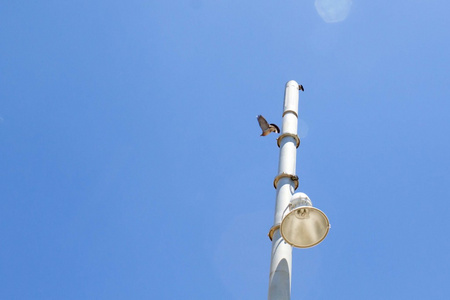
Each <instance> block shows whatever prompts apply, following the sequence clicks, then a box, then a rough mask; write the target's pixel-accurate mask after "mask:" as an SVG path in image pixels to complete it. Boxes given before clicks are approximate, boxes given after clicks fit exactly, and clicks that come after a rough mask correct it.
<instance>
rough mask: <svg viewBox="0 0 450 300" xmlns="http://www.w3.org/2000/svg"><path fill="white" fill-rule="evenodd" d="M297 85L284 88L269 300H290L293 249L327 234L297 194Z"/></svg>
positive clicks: (323, 220)
mask: <svg viewBox="0 0 450 300" xmlns="http://www.w3.org/2000/svg"><path fill="white" fill-rule="evenodd" d="M298 96H299V85H298V83H297V82H295V81H294V80H291V81H289V82H288V83H287V84H286V90H285V95H284V109H283V126H282V129H281V135H280V137H279V138H278V146H279V147H280V160H279V164H278V175H277V176H276V177H275V180H274V186H275V188H276V190H277V193H276V204H275V217H274V225H273V226H272V228H271V229H270V231H269V237H270V239H271V240H272V255H271V261H270V276H269V297H268V299H269V300H289V299H290V298H291V270H292V267H291V266H292V246H294V247H299V248H308V247H312V246H314V245H317V244H318V243H320V242H321V241H322V240H323V239H324V238H325V236H326V235H327V233H328V230H329V228H330V223H329V222H328V218H327V217H326V215H325V214H324V213H323V212H322V211H320V210H318V209H317V208H314V207H312V203H311V200H309V198H308V196H306V194H304V193H296V194H294V191H295V190H296V189H297V188H298V177H297V175H295V166H296V153H297V148H298V146H299V145H300V139H299V138H298V136H297V125H298Z"/></svg>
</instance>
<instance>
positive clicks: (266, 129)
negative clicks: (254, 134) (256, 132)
mask: <svg viewBox="0 0 450 300" xmlns="http://www.w3.org/2000/svg"><path fill="white" fill-rule="evenodd" d="M256 118H257V119H258V123H259V127H261V129H262V133H261V136H266V135H268V134H269V133H271V132H276V133H280V128H278V126H277V125H275V124H269V123H267V121H266V119H264V117H263V116H261V115H259V116H257V117H256Z"/></svg>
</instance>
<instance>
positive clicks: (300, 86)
mask: <svg viewBox="0 0 450 300" xmlns="http://www.w3.org/2000/svg"><path fill="white" fill-rule="evenodd" d="M298 89H299V90H300V91H303V92H304V91H305V90H304V89H303V85H301V84H299V85H298Z"/></svg>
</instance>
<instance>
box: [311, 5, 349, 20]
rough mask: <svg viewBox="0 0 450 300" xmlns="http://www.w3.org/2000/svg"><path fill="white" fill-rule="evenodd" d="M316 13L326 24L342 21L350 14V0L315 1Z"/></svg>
mask: <svg viewBox="0 0 450 300" xmlns="http://www.w3.org/2000/svg"><path fill="white" fill-rule="evenodd" d="M315 5H316V9H317V12H318V13H319V15H320V16H321V17H322V19H323V20H324V21H325V22H327V23H334V22H341V21H344V20H345V19H346V18H347V16H348V14H349V13H350V8H351V6H352V0H316V2H315Z"/></svg>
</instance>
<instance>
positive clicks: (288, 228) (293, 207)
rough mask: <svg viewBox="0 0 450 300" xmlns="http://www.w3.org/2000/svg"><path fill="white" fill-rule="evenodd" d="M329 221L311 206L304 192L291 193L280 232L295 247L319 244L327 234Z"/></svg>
mask: <svg viewBox="0 0 450 300" xmlns="http://www.w3.org/2000/svg"><path fill="white" fill-rule="evenodd" d="M329 230H330V222H329V221H328V218H327V216H326V215H325V214H324V213H323V212H322V211H321V210H319V209H317V208H315V207H313V206H312V203H311V200H310V199H309V197H308V196H307V195H306V194H304V193H295V194H294V195H292V198H291V201H290V204H289V212H288V213H287V215H286V216H285V217H284V218H283V220H282V221H281V226H280V232H281V235H282V236H283V238H284V240H285V241H286V242H287V243H288V244H290V245H292V246H294V247H297V248H309V247H312V246H315V245H317V244H319V243H320V242H321V241H323V239H324V238H325V237H326V236H327V234H328V231H329Z"/></svg>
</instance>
